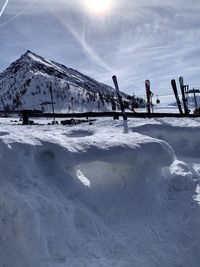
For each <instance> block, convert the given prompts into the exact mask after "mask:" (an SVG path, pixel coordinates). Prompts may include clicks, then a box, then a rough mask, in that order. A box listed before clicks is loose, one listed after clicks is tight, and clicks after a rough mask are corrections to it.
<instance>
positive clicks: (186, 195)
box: [0, 126, 200, 267]
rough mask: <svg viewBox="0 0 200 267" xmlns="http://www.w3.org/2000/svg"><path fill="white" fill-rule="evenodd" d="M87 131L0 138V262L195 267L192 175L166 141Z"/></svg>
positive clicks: (198, 242) (199, 239)
mask: <svg viewBox="0 0 200 267" xmlns="http://www.w3.org/2000/svg"><path fill="white" fill-rule="evenodd" d="M92 127H93V128H89V127H88V126H86V127H76V128H75V127H74V128H67V129H66V128H61V127H60V128H58V129H56V128H53V127H52V128H51V131H50V130H48V128H42V127H41V128H40V127H37V128H36V129H37V130H34V128H30V127H24V128H20V129H21V131H18V135H16V129H11V128H10V131H9V127H7V129H6V130H7V131H8V132H9V133H10V134H9V135H2V136H1V139H0V151H1V153H0V170H1V172H0V236H1V241H2V244H3V245H2V247H1V250H0V257H1V265H2V266H15V267H27V266H29V267H35V266H39V267H40V266H41V267H58V266H59V267H66V266H70V267H82V266H87V267H90V266H91V267H93V266H99V267H100V266H101V267H108V266H118V267H122V266H138V267H140V266H142V267H154V266H161V265H162V266H164V267H167V266H170V267H171V266H182V267H186V266H193V267H198V266H199V265H200V258H199V256H198V255H199V246H200V235H198V234H197V233H199V232H200V226H199V219H200V213H199V204H198V202H197V200H195V194H196V188H197V183H196V180H194V179H193V176H192V173H191V171H190V169H188V167H187V166H186V165H185V164H184V162H178V161H176V159H175V155H174V151H173V149H172V147H171V146H169V145H168V144H167V143H166V142H164V141H161V140H158V139H154V138H151V137H147V136H144V135H141V134H139V133H131V132H129V133H128V134H126V135H124V134H122V133H121V132H120V131H119V129H115V131H113V130H112V129H111V128H109V127H107V129H105V128H104V129H100V127H98V126H97V127H95V126H92ZM72 137H73V138H72ZM181 177H184V178H185V179H181ZM180 180H181V181H180Z"/></svg>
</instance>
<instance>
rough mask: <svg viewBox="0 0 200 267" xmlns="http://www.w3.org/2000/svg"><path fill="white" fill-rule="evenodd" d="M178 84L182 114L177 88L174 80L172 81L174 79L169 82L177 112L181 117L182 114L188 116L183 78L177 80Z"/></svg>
mask: <svg viewBox="0 0 200 267" xmlns="http://www.w3.org/2000/svg"><path fill="white" fill-rule="evenodd" d="M179 84H180V88H181V95H182V101H183V109H184V112H183V109H182V106H181V101H180V99H179V95H178V90H177V86H176V80H174V79H173V80H171V85H172V88H173V91H174V95H175V98H176V103H177V106H178V109H179V112H180V114H182V115H183V114H185V115H188V114H189V112H190V111H189V109H188V105H187V98H186V95H185V85H184V81H183V77H180V78H179Z"/></svg>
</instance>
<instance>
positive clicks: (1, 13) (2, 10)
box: [0, 0, 10, 17]
mask: <svg viewBox="0 0 200 267" xmlns="http://www.w3.org/2000/svg"><path fill="white" fill-rule="evenodd" d="M9 1H10V0H6V1H5V3H4V5H3V7H2V9H1V10H0V17H1V16H2V15H3V12H4V10H5V8H6V6H7V4H8V3H9Z"/></svg>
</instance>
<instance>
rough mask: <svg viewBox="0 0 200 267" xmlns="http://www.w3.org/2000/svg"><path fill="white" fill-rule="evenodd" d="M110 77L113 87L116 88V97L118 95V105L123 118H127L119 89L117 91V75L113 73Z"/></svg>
mask: <svg viewBox="0 0 200 267" xmlns="http://www.w3.org/2000/svg"><path fill="white" fill-rule="evenodd" d="M112 79H113V83H114V85H115V89H116V93H117V97H118V100H119V105H120V109H121V112H122V116H123V119H124V120H127V116H126V113H125V108H124V103H123V101H122V96H121V94H120V91H119V86H118V82H117V76H115V75H114V76H113V77H112Z"/></svg>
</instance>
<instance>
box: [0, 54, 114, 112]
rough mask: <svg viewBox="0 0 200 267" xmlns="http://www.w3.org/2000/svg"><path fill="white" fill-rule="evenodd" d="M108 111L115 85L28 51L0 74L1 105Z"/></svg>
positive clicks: (112, 105) (110, 106)
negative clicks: (109, 84)
mask: <svg viewBox="0 0 200 267" xmlns="http://www.w3.org/2000/svg"><path fill="white" fill-rule="evenodd" d="M50 88H51V89H52V95H53V102H54V104H55V110H56V111H66V112H74V111H93V110H95V111H105V110H111V109H112V108H115V106H116V104H117V103H116V100H115V98H116V97H115V96H116V94H115V91H114V89H113V88H112V87H110V86H108V85H105V84H103V83H100V82H97V81H96V80H94V79H92V78H90V77H88V76H86V75H84V74H82V73H80V72H78V71H76V70H73V69H71V68H67V67H66V66H64V65H61V64H59V63H56V62H53V61H49V60H47V59H44V58H43V57H41V56H38V55H36V54H35V53H33V52H31V51H29V50H28V51H27V52H26V53H25V54H24V55H22V56H21V57H20V58H19V59H18V60H16V61H15V62H14V63H12V64H11V65H10V66H9V67H8V68H7V69H6V70H5V71H4V72H2V73H1V74H0V108H1V109H11V110H13V109H40V110H43V111H50V110H51V102H52V101H51V94H50Z"/></svg>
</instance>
